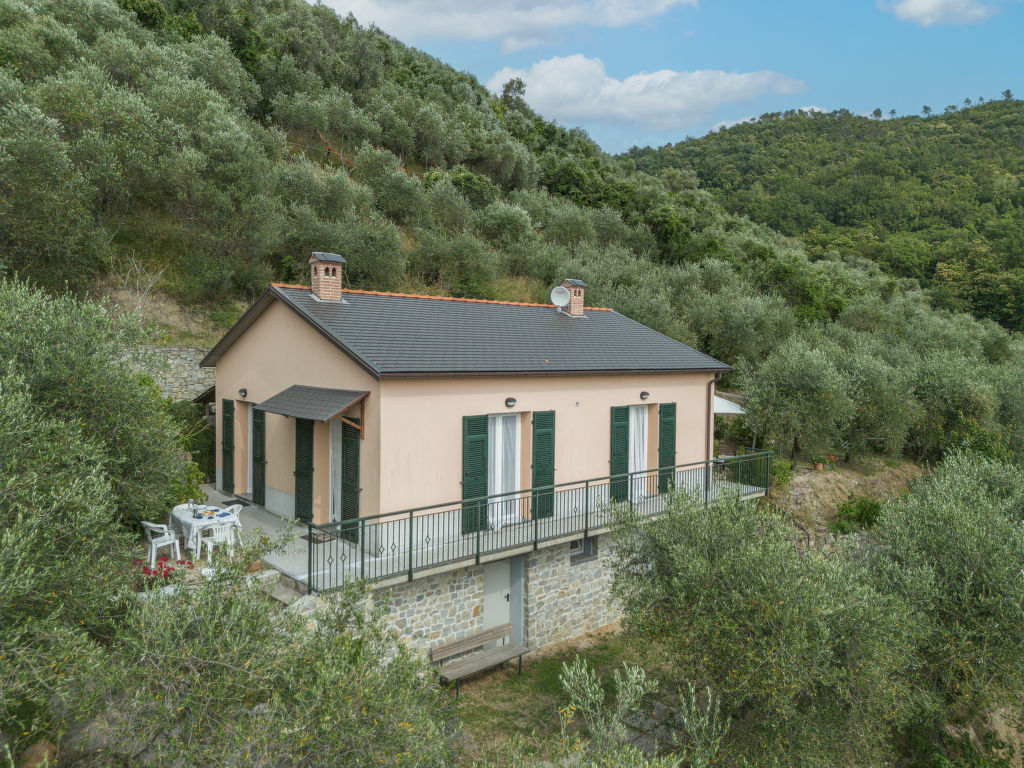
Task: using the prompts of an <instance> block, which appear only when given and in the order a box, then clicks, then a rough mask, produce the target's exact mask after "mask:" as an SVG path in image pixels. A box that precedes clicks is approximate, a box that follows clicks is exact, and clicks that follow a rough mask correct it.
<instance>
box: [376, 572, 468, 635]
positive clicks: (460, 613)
mask: <svg viewBox="0 0 1024 768" xmlns="http://www.w3.org/2000/svg"><path fill="white" fill-rule="evenodd" d="M375 596H376V597H377V598H378V599H387V600H388V616H387V621H388V623H389V624H390V625H391V626H392V627H394V629H396V630H397V631H398V632H399V634H401V635H402V637H403V638H405V641H406V642H407V643H408V644H409V646H410V647H413V648H417V649H420V650H424V651H425V650H427V649H428V648H430V647H431V646H434V645H438V644H440V643H444V642H447V641H449V640H456V639H458V638H460V637H465V636H466V635H472V634H474V633H476V632H479V631H480V630H481V629H482V628H483V627H482V622H483V604H484V569H483V568H482V567H481V566H473V567H470V568H460V569H458V570H457V571H449V572H447V573H440V574H436V575H434V576H427V577H426V578H423V579H416V580H415V581H410V582H409V583H407V584H399V585H397V586H394V587H387V588H385V589H382V590H380V591H379V592H377V593H376V594H375Z"/></svg>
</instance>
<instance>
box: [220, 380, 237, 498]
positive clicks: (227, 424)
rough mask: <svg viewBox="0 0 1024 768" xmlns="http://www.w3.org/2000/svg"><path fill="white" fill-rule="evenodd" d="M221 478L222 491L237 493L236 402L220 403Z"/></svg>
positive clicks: (224, 401) (223, 401)
mask: <svg viewBox="0 0 1024 768" xmlns="http://www.w3.org/2000/svg"><path fill="white" fill-rule="evenodd" d="M220 418H221V422H220V451H221V454H220V455H221V461H220V476H221V490H222V491H224V493H227V494H232V493H234V492H235V401H234V400H221V403H220Z"/></svg>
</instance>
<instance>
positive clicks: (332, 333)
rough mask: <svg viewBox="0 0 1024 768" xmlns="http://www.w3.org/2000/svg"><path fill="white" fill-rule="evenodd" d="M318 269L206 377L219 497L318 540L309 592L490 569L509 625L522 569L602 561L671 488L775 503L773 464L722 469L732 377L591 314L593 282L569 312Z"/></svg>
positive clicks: (251, 319) (341, 263)
mask: <svg viewBox="0 0 1024 768" xmlns="http://www.w3.org/2000/svg"><path fill="white" fill-rule="evenodd" d="M309 266H310V282H311V286H310V287H305V286H298V285H282V284H273V285H271V286H270V288H269V289H268V290H267V291H266V292H265V293H264V294H263V295H262V296H261V297H260V298H259V299H258V300H257V301H256V302H255V303H254V304H253V305H252V307H251V308H250V309H249V310H248V311H247V312H246V313H245V314H244V315H243V316H242V318H241V319H239V321H238V322H237V323H236V324H235V325H234V327H232V328H231V329H230V330H229V331H228V332H227V334H226V335H225V336H224V337H223V338H222V339H221V340H220V341H219V342H218V343H217V345H216V346H214V347H213V349H212V350H210V352H209V353H208V354H207V355H206V357H205V359H204V360H203V363H202V364H203V365H204V366H213V367H215V368H216V404H217V407H218V409H219V413H218V418H217V442H218V445H219V446H220V447H221V450H220V452H219V456H218V461H217V485H218V487H219V488H222V489H223V490H224V491H225V492H228V493H233V494H237V495H243V496H247V497H248V498H250V499H251V500H252V501H253V502H254V503H256V504H258V505H261V506H263V507H265V508H266V509H268V510H270V511H273V512H275V513H277V514H279V515H282V516H284V517H288V518H292V519H294V520H296V521H299V522H302V523H305V524H306V525H307V526H308V529H309V545H308V546H309V566H308V569H307V573H306V574H304V576H305V579H304V580H306V581H307V582H308V584H309V586H310V587H311V588H313V589H317V590H318V591H327V590H329V589H331V588H333V587H335V586H337V585H338V584H339V583H340V582H342V581H345V580H348V579H350V578H358V577H364V578H373V579H377V580H379V581H380V582H381V583H382V584H392V585H394V584H397V583H398V582H399V581H400V580H402V581H406V582H410V583H416V582H418V581H423V580H425V579H428V578H431V577H442V578H445V579H451V578H455V577H453V576H452V574H453V573H456V572H458V571H459V569H462V570H467V565H468V566H470V567H469V569H468V570H473V569H474V568H476V570H480V571H482V570H486V568H484V567H481V568H477V566H483V564H485V563H486V562H487V561H491V563H492V564H493V563H502V564H503V565H501V566H500V569H501V573H499V574H498V575H495V576H492V577H490V581H491V586H493V585H494V584H497V585H498V586H497V587H496V588H494V589H490V588H489V592H490V593H501V592H502V591H504V593H505V596H504V603H505V606H504V607H502V606H498V609H497V610H498V611H499V612H501V613H502V615H505V614H506V613H507V612H508V611H509V610H513V609H516V608H515V605H514V604H515V603H517V602H518V603H519V608H518V609H517V610H519V611H520V612H522V611H524V610H526V608H527V607H528V606H527V605H526V603H525V602H524V600H525V598H523V597H522V596H520V597H519V598H515V597H512V596H510V593H511V592H515V590H514V589H512V588H511V587H510V586H509V585H510V584H512V583H513V582H515V581H516V580H517V579H518V580H519V582H520V583H523V582H524V581H525V580H528V578H529V574H528V573H527V571H528V565H529V564H528V563H527V562H525V560H523V558H524V556H525V555H527V554H529V553H531V552H532V553H539V552H541V550H546V549H549V548H553V547H559V548H560V549H559V551H564V553H566V557H567V558H568V557H575V558H576V560H577V561H579V560H587V559H588V558H590V559H591V561H592V560H593V559H594V558H595V557H596V556H595V550H597V548H596V546H595V545H596V536H595V533H596V534H598V535H599V534H600V532H602V531H603V530H604V529H605V528H606V527H607V522H608V511H609V509H610V506H611V504H612V503H613V502H627V503H630V504H636V505H641V506H642V505H647V508H648V509H649V511H650V512H651V513H656V512H657V511H658V509H659V507H658V506H657V505H658V504H659V503H661V500H662V496H663V493H664V491H666V490H668V489H669V488H670V487H679V486H686V487H689V488H691V489H694V490H696V491H698V492H703V493H705V494H707V493H709V492H717V491H718V488H719V485H716V482H719V483H720V482H731V483H733V484H734V485H736V486H737V487H738V488H740V489H741V492H744V493H746V494H748V495H756V494H758V493H761V492H763V490H764V488H763V482H762V481H763V479H764V478H765V477H766V474H765V473H766V471H767V470H766V467H767V464H766V460H762V457H760V456H759V457H753V458H752V457H744V459H745V461H746V464H745V466H747V467H748V468H749V467H753V468H754V469H755V470H756V471H753V474H751V472H750V471H748V472H747V473H746V476H745V477H739V476H737V475H736V473H735V472H734V473H732V475H729V476H728V477H726V476H725V475H723V474H722V472H721V467H717V466H716V465H715V464H714V462H713V460H712V443H713V428H714V421H713V420H714V405H713V404H714V397H715V381H716V380H717V379H718V378H719V377H720V376H721V374H722V373H723V372H725V371H728V370H730V368H729V366H727V365H725V364H724V363H721V362H719V361H717V360H714V359H712V358H710V357H708V356H707V355H704V354H702V353H700V352H698V351H696V350H694V349H691V348H690V347H688V346H686V345H684V344H681V343H679V342H677V341H675V340H673V339H670V338H668V337H667V336H664V335H663V334H660V333H658V332H656V331H654V330H651V329H650V328H647V327H646V326H644V325H642V324H641V323H638V322H636V321H634V320H631V319H629V318H627V317H624V316H623V315H621V314H619V313H618V312H615V311H614V310H611V309H606V308H601V307H588V306H585V304H584V297H585V291H586V288H587V286H586V284H585V283H583V282H582V281H580V280H575V279H567V280H565V281H564V282H563V283H562V286H561V287H560V288H556V289H555V291H553V292H552V293H553V296H554V297H556V298H559V299H560V300H559V303H560V304H561V305H563V306H555V305H554V304H530V303H518V302H505V301H488V300H476V299H454V298H442V297H432V296H418V295H403V294H395V293H384V292H376V291H364V290H350V289H344V288H343V287H342V285H343V283H342V278H343V271H344V267H345V260H344V259H343V258H341V257H340V256H337V255H334V254H329V253H313V254H312V256H311V257H310V259H309ZM754 462H758V463H757V464H756V467H755V464H754ZM755 475H756V477H755ZM570 549H571V550H572V553H573V554H572V555H569V554H568V553H569V550H570ZM598 551H599V550H598ZM516 558H519V561H517V559H516ZM596 559H600V557H597V558H596ZM520 561H521V562H520ZM495 567H497V566H495ZM492 570H494V568H492ZM480 576H481V580H483V574H480ZM535 577H536V574H535ZM535 580H536V579H535ZM600 583H601V582H600V581H598V582H595V584H596V585H597V588H600ZM421 586H422V588H423V589H429V588H430V587H429V586H423V585H421ZM483 586H484V585H483V584H482V581H481V589H482V588H483ZM449 591H450V590H449ZM485 591H488V590H485ZM456 592H458V590H456ZM399 602H401V600H399ZM492 605H493V601H492ZM483 610H486V607H485V608H484V609H483ZM492 612H493V609H492ZM570 613H571V612H570ZM437 632H441V633H442V634H443V630H437V629H435V630H431V631H430V632H429V633H427V634H428V635H432V634H436V633H437Z"/></svg>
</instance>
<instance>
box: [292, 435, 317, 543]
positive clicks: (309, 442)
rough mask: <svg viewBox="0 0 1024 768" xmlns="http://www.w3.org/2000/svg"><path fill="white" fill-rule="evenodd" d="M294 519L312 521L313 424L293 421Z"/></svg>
mask: <svg viewBox="0 0 1024 768" xmlns="http://www.w3.org/2000/svg"><path fill="white" fill-rule="evenodd" d="M295 519H296V520H300V521H302V522H307V523H308V522H312V521H313V422H312V421H310V420H309V419H296V420H295Z"/></svg>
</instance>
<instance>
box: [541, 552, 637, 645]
mask: <svg viewBox="0 0 1024 768" xmlns="http://www.w3.org/2000/svg"><path fill="white" fill-rule="evenodd" d="M612 557H613V553H612V550H611V546H610V542H609V541H608V538H607V537H598V540H597V554H596V555H594V556H593V557H591V558H586V559H581V560H580V561H578V562H576V563H573V562H572V558H571V557H570V555H569V545H568V544H560V545H558V546H555V547H551V548H549V549H541V550H539V551H537V552H534V553H532V554H530V555H528V556H527V558H526V567H525V569H524V570H525V581H526V584H525V585H524V591H525V593H526V594H525V600H524V607H525V610H524V614H525V616H524V620H525V622H526V628H525V629H526V632H525V635H526V637H527V638H528V645H529V646H530V648H531V649H536V648H542V647H544V646H545V645H550V644H551V643H560V642H564V641H566V640H572V639H573V638H575V637H579V636H580V635H583V634H586V633H587V632H592V631H594V630H595V629H600V628H601V627H605V626H607V625H609V624H613V623H615V622H616V621H619V619H621V618H622V616H621V614H620V613H619V612H618V610H617V609H616V608H615V606H614V605H613V604H612V603H611V596H610V592H611V584H612Z"/></svg>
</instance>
